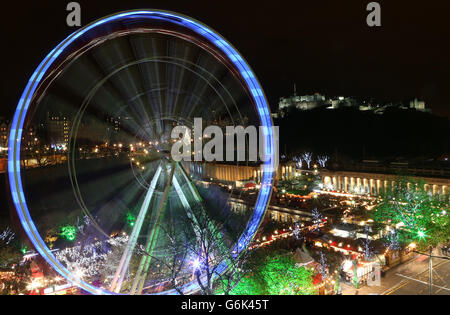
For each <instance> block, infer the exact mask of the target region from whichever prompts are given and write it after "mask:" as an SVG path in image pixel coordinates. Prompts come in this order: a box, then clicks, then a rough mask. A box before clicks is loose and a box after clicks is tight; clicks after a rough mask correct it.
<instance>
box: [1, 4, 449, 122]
mask: <svg viewBox="0 0 450 315" xmlns="http://www.w3.org/2000/svg"><path fill="white" fill-rule="evenodd" d="M27 2H29V3H27ZM68 2H70V1H62V0H57V1H43V0H40V1H10V2H9V4H8V5H6V4H2V13H3V14H2V18H1V23H2V27H1V30H2V42H3V45H2V48H1V54H2V61H3V62H2V72H3V79H2V84H1V95H2V102H1V106H0V116H6V117H9V116H10V115H11V114H12V111H13V109H14V108H15V106H16V104H17V101H18V99H19V97H20V94H21V92H22V91H23V89H24V87H25V84H26V82H27V80H28V78H29V76H30V75H31V74H32V72H33V71H34V69H35V68H36V66H37V65H38V64H39V62H40V61H41V60H42V59H43V58H44V57H45V55H46V54H47V53H48V52H49V51H50V50H51V49H52V48H53V47H54V46H56V45H57V44H58V43H59V42H60V41H62V40H63V39H64V38H65V37H66V36H68V35H69V34H70V33H71V32H73V31H74V30H75V28H70V27H68V26H67V25H66V15H67V12H66V10H65V8H66V5H67V3H68ZM78 2H79V3H80V4H81V7H82V23H83V25H86V24H87V23H89V22H91V21H93V20H95V19H98V18H101V17H103V16H105V15H108V14H111V13H115V12H118V11H123V10H130V9H138V8H157V9H166V10H172V11H175V12H179V13H183V14H185V15H188V16H191V17H193V18H195V19H197V20H199V21H201V22H203V23H205V24H207V25H208V26H210V27H212V28H213V29H215V30H216V31H218V32H219V33H220V34H222V35H223V36H224V37H225V38H226V39H228V40H229V41H230V42H231V43H232V44H233V45H234V46H235V47H236V48H237V49H238V50H239V51H240V52H241V53H242V54H243V56H244V57H245V58H246V59H247V61H248V62H249V63H250V65H251V67H252V68H253V69H254V70H255V72H256V74H257V75H258V77H259V79H260V81H261V83H262V85H263V87H264V89H265V91H266V94H267V96H268V98H269V101H270V103H271V106H272V107H275V108H276V106H277V105H276V104H277V102H278V99H279V97H281V96H288V95H290V94H291V93H292V92H293V84H294V82H295V83H296V84H297V90H298V93H299V94H310V93H314V92H320V93H322V94H325V95H329V96H339V95H344V96H356V97H367V98H370V97H373V98H376V99H379V100H382V101H404V100H409V99H412V98H414V97H418V98H420V99H424V100H425V101H426V102H427V106H429V107H431V108H432V109H433V111H434V113H436V114H438V115H443V116H447V117H450V101H449V93H450V89H449V84H448V83H449V81H450V80H449V75H450V44H449V41H450V21H449V19H448V17H449V16H450V4H449V2H448V1H404V0H395V1H393V0H390V1H386V0H385V1H378V2H379V3H380V4H381V7H382V26H381V27H380V28H370V27H368V26H367V25H366V16H367V14H368V12H367V11H366V5H367V4H368V3H369V2H370V1H361V0H360V1H349V0H346V1H337V0H330V1H325V0H316V1H303V0H298V1H295V2H294V1H281V0H277V1H262V0H260V1H253V0H251V1H250V0H239V1H234V0H228V1H211V0H209V1H200V0H184V1H170V0H164V1H155V0H146V1H134V0H127V1H124V0H122V1H115V0H109V1H97V0H88V1H78Z"/></svg>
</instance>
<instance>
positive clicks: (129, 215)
mask: <svg viewBox="0 0 450 315" xmlns="http://www.w3.org/2000/svg"><path fill="white" fill-rule="evenodd" d="M127 224H128V225H129V226H131V227H133V226H134V225H135V224H136V217H135V216H134V215H133V214H132V213H131V212H127Z"/></svg>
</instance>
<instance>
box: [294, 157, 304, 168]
mask: <svg viewBox="0 0 450 315" xmlns="http://www.w3.org/2000/svg"><path fill="white" fill-rule="evenodd" d="M292 160H293V161H294V162H295V166H296V167H297V168H298V169H301V168H302V166H303V160H302V157H301V156H294V158H293V159H292Z"/></svg>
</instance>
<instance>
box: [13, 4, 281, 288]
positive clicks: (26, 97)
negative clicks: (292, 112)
mask: <svg viewBox="0 0 450 315" xmlns="http://www.w3.org/2000/svg"><path fill="white" fill-rule="evenodd" d="M135 17H140V18H145V19H149V20H152V19H162V20H165V21H167V22H170V23H174V24H178V25H182V26H184V27H187V28H189V29H190V30H192V31H194V32H196V33H197V34H199V35H201V36H202V37H203V38H205V39H206V40H208V41H209V42H210V43H211V44H213V45H215V46H216V47H217V48H219V49H220V51H222V53H224V54H225V55H226V56H227V57H228V58H229V59H230V61H231V62H232V63H233V64H234V66H235V67H236V69H237V70H238V71H239V73H241V75H242V78H243V79H244V81H245V83H246V85H247V88H248V90H249V91H251V93H252V96H253V100H254V102H255V104H256V106H257V110H258V114H259V116H260V120H261V125H262V126H264V127H266V128H268V130H270V132H269V133H267V134H266V135H265V137H266V139H265V143H266V144H267V149H266V150H267V154H268V155H272V154H274V153H275V151H274V143H273V139H272V136H273V134H272V132H271V130H272V118H271V115H270V112H269V106H268V103H267V100H266V98H265V95H264V92H263V91H262V89H261V86H260V84H259V82H258V80H257V79H256V77H255V75H254V74H253V71H252V70H251V69H250V67H249V66H248V65H247V63H246V62H245V60H244V59H243V58H242V57H241V55H240V54H239V53H238V52H237V51H236V50H235V49H234V48H233V47H232V46H231V45H230V44H229V43H228V42H227V41H226V40H225V39H223V38H222V37H221V36H220V35H219V34H217V33H215V32H214V31H212V30H211V29H209V28H208V27H207V26H205V25H203V24H201V23H200V22H197V21H195V20H193V19H191V18H187V17H184V16H181V15H178V14H175V13H171V12H166V11H159V10H135V11H127V12H121V13H117V14H114V15H112V16H109V17H106V18H103V19H100V20H98V21H95V22H93V23H91V24H89V25H87V26H85V27H84V28H81V29H79V30H77V31H76V32H74V33H72V34H71V35H70V36H68V37H67V38H66V39H65V40H64V41H62V42H61V43H60V44H59V45H58V46H57V47H55V48H54V49H53V50H52V51H51V52H50V53H49V54H48V55H47V56H46V57H45V58H44V60H43V61H42V62H41V63H40V65H39V66H38V68H37V69H36V71H35V72H34V73H33V74H32V76H31V78H30V80H29V82H28V83H27V86H26V88H25V90H24V92H23V94H22V96H21V98H20V100H19V103H18V105H17V108H16V112H15V114H14V118H13V122H12V127H11V131H10V138H9V140H10V141H9V151H8V152H9V154H8V176H9V184H10V189H11V195H12V198H13V202H14V205H15V207H16V210H17V213H18V215H19V219H20V221H21V223H22V226H23V227H24V230H25V232H26V233H27V235H28V237H29V239H30V240H31V242H32V243H33V245H34V247H35V248H36V250H37V251H38V252H39V254H40V255H41V256H42V257H44V258H45V259H46V261H47V262H48V263H49V264H50V265H51V266H52V267H53V268H54V269H55V270H56V271H57V272H58V273H59V274H61V275H62V276H63V277H64V278H66V279H67V280H68V281H69V282H71V283H73V284H74V285H77V286H78V287H80V288H82V289H83V290H85V291H87V292H90V293H91V294H113V293H112V292H109V291H106V290H103V289H99V288H96V287H94V286H92V285H90V284H88V283H85V282H84V281H82V280H80V279H79V278H78V277H76V276H75V275H72V274H71V273H70V272H69V271H68V270H67V269H66V268H65V267H64V266H63V265H62V264H61V263H60V262H59V261H58V260H57V259H56V258H55V257H54V255H53V254H52V253H51V251H50V250H49V248H48V247H47V246H46V244H45V243H44V241H43V240H42V238H41V236H40V235H39V233H38V231H37V229H36V226H35V225H34V223H33V221H32V219H31V215H30V213H29V210H28V206H27V203H26V199H25V196H24V193H23V188H22V178H21V174H20V146H21V139H22V132H23V129H22V128H23V124H24V121H25V117H26V114H27V110H28V107H29V105H30V103H31V100H32V98H33V96H34V93H35V91H36V89H37V87H38V86H39V83H40V81H41V80H42V78H43V77H44V76H45V74H46V73H47V70H48V69H49V68H50V67H51V65H52V64H53V62H54V61H55V60H56V59H57V58H58V57H59V56H60V55H61V54H62V53H63V52H64V50H65V49H66V48H67V47H69V46H70V45H71V44H72V43H74V42H75V40H76V39H78V38H80V37H82V36H83V35H84V34H86V33H87V32H89V31H90V30H93V29H95V28H96V27H98V26H100V25H103V24H106V23H109V22H112V21H119V20H122V19H129V18H135ZM274 161H275V159H274V158H271V159H269V160H268V161H267V162H265V167H264V169H265V170H267V169H269V170H273V169H274ZM273 175H274V174H273V171H264V174H263V180H262V183H263V185H262V186H261V190H260V193H259V196H258V200H257V202H256V206H255V210H254V213H253V217H252V218H251V220H250V223H249V225H248V226H247V229H246V231H245V232H244V233H243V236H242V238H241V239H240V240H239V241H238V243H237V245H235V250H236V252H237V253H240V252H241V251H242V250H244V249H245V248H246V247H247V246H248V244H249V242H250V241H251V240H252V239H253V236H254V234H255V232H256V230H257V229H258V227H259V224H260V223H261V220H262V218H263V216H264V213H265V211H266V208H267V205H268V200H269V197H270V195H271V193H272V185H271V184H272V182H273ZM226 268H227V264H226V262H222V263H221V264H220V266H219V270H220V272H223V271H225V270H226ZM196 286H197V284H196V283H194V282H191V283H189V284H187V285H186V287H185V289H186V290H190V291H195V288H196ZM167 293H175V292H173V291H171V292H167Z"/></svg>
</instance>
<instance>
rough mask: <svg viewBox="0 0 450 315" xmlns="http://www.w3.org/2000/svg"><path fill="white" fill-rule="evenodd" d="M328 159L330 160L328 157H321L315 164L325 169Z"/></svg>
mask: <svg viewBox="0 0 450 315" xmlns="http://www.w3.org/2000/svg"><path fill="white" fill-rule="evenodd" d="M329 159H330V158H329V157H328V156H326V155H321V156H319V157H318V158H317V162H318V163H319V165H320V167H321V168H325V167H326V165H327V162H328V160H329Z"/></svg>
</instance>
